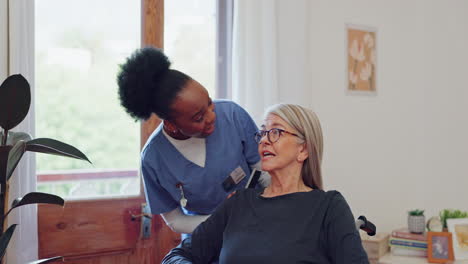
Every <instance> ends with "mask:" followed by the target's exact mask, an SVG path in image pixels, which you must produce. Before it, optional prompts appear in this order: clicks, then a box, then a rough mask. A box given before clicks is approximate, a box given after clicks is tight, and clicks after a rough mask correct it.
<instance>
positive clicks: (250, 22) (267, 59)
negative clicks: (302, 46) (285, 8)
mask: <svg viewBox="0 0 468 264" xmlns="http://www.w3.org/2000/svg"><path fill="white" fill-rule="evenodd" d="M277 20H278V18H277V0H236V1H234V22H233V23H234V25H233V51H232V63H233V65H232V99H233V100H234V101H235V102H237V103H239V104H240V105H242V106H243V107H244V108H245V109H246V110H247V111H248V112H249V113H250V114H251V115H252V117H253V118H254V120H255V121H256V122H257V124H261V123H262V120H263V112H264V110H265V108H266V107H268V106H270V105H272V104H275V103H278V100H279V90H278V80H277V75H278V72H277V68H278V66H277V60H278V59H277V58H278V52H277V42H278V41H277V30H278V27H277Z"/></svg>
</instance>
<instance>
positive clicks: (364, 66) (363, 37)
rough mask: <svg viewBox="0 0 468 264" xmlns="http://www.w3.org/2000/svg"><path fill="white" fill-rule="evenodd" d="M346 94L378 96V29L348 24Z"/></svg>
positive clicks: (346, 29) (346, 28)
mask: <svg viewBox="0 0 468 264" xmlns="http://www.w3.org/2000/svg"><path fill="white" fill-rule="evenodd" d="M345 32H346V36H345V40H346V44H345V47H346V52H345V56H346V72H345V76H346V78H345V80H346V84H345V85H346V92H347V94H358V95H376V94H377V29H375V28H372V27H368V26H359V25H353V24H346V27H345Z"/></svg>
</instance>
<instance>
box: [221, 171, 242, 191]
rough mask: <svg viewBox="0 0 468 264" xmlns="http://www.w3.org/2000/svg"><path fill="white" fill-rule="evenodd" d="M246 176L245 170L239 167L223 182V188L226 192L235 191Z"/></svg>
mask: <svg viewBox="0 0 468 264" xmlns="http://www.w3.org/2000/svg"><path fill="white" fill-rule="evenodd" d="M245 176H246V174H245V172H244V170H243V169H242V168H241V166H239V167H237V168H236V169H235V170H233V171H232V172H231V173H230V174H229V176H227V178H226V179H225V180H224V181H223V188H224V190H225V191H226V192H229V191H231V190H232V189H234V187H235V186H236V185H237V184H238V183H239V182H241V181H242V179H244V178H245Z"/></svg>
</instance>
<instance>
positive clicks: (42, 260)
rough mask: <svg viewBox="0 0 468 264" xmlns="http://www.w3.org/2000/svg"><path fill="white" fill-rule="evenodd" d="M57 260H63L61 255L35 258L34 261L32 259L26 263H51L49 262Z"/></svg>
mask: <svg viewBox="0 0 468 264" xmlns="http://www.w3.org/2000/svg"><path fill="white" fill-rule="evenodd" d="M57 260H60V261H61V262H63V257H53V258H48V259H39V260H36V261H33V262H29V263H28V264H43V263H51V262H55V261H57Z"/></svg>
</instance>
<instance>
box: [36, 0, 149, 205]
mask: <svg viewBox="0 0 468 264" xmlns="http://www.w3.org/2000/svg"><path fill="white" fill-rule="evenodd" d="M140 2H141V1H133V0H98V1H95V0H67V1H63V0H38V1H36V2H35V12H36V13H35V56H36V57H35V76H36V83H35V107H36V137H49V138H53V139H57V140H60V141H63V142H65V143H68V144H71V145H73V146H75V147H77V148H78V149H80V150H81V151H82V152H83V153H85V154H86V155H87V156H88V158H89V159H90V160H91V161H92V163H93V164H92V165H90V164H88V163H86V162H83V161H80V160H74V159H69V158H63V157H59V156H52V155H44V154H37V156H36V157H37V174H38V190H39V191H44V192H50V193H55V194H57V195H61V196H62V197H66V198H89V197H100V196H111V195H132V194H139V191H140V183H139V177H138V167H139V148H140V142H139V140H140V125H139V123H138V122H135V121H134V120H132V119H131V118H130V117H129V116H128V115H127V114H126V113H125V111H124V110H123V108H122V107H121V106H120V104H119V101H118V95H117V82H116V76H117V72H118V69H119V68H118V65H119V64H121V63H123V62H124V60H125V58H126V57H127V56H129V55H130V54H131V52H133V51H134V50H135V49H136V48H138V47H140V39H141V38H140V35H141V34H140V27H141V26H140V23H141V22H140V21H141V19H140V13H141V11H140V8H141V7H140Z"/></svg>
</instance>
